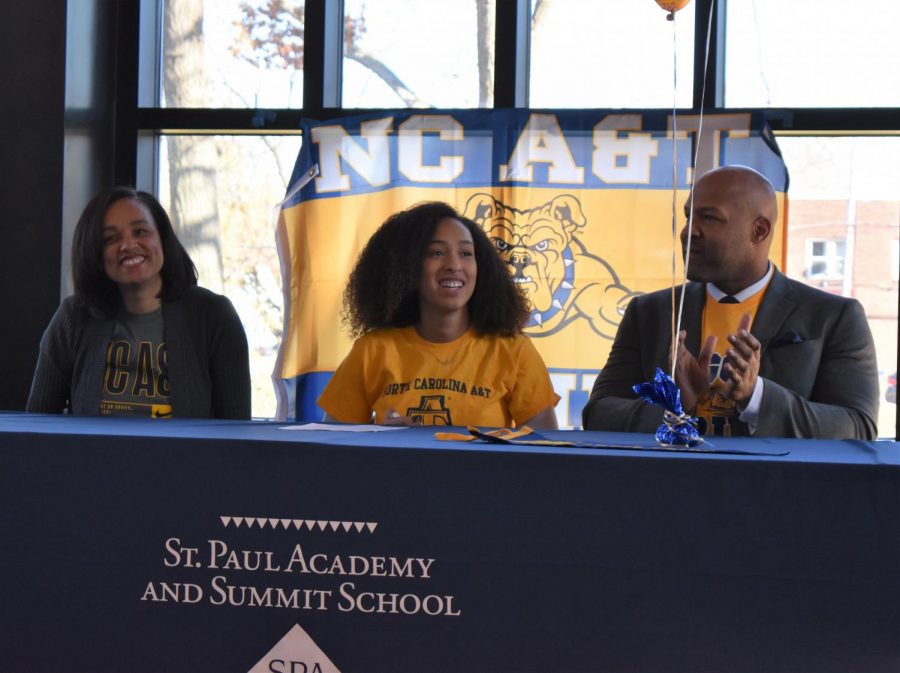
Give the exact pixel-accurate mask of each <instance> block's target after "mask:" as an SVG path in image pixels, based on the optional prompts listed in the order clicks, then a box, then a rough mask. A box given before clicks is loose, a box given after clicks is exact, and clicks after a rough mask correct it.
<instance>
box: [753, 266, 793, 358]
mask: <svg viewBox="0 0 900 673" xmlns="http://www.w3.org/2000/svg"><path fill="white" fill-rule="evenodd" d="M789 290H790V287H789V284H788V281H787V279H786V278H785V277H784V274H782V273H781V272H780V271H778V269H775V274H774V275H773V276H772V280H771V282H770V283H769V287H768V288H766V294H765V295H764V296H763V298H762V301H761V302H760V304H759V308H758V309H757V311H756V318H755V319H754V321H753V327H752V328H751V330H750V331H751V332H752V333H753V336H755V337H756V338H757V339H758V340H759V343H760V354H765V352H766V350H767V349H768V347H769V343H770V342H771V341H772V339H774V338H775V335H776V334H778V333H779V331H780V330H781V326H782V325H783V324H784V321H785V320H786V319H787V317H788V315H789V314H790V313H791V311H793V310H794V306H795V303H794V302H793V301H791V300H790V299H789V297H788V295H789ZM764 362H765V360H763V363H764Z"/></svg>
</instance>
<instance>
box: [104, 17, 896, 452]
mask: <svg viewBox="0 0 900 673" xmlns="http://www.w3.org/2000/svg"><path fill="white" fill-rule="evenodd" d="M647 1H649V0H647ZM163 2H164V0H122V1H121V2H118V3H117V12H116V16H117V19H116V28H117V30H116V33H117V35H116V37H117V39H116V45H117V46H116V82H115V86H116V92H117V94H116V102H115V129H114V134H115V147H114V151H113V154H114V156H113V167H114V177H115V179H116V181H117V182H118V183H125V184H136V185H138V186H141V187H143V188H145V189H151V190H154V191H156V186H157V185H156V173H157V171H156V163H157V160H158V156H157V149H156V148H157V146H158V143H157V138H158V137H159V136H160V135H166V134H190V135H198V134H215V135H233V134H252V135H273V134H297V135H299V134H300V125H301V123H302V122H303V121H304V120H307V119H316V120H324V119H331V118H335V117H342V116H346V115H353V114H358V113H362V112H367V113H372V112H376V113H377V112H378V110H376V109H366V110H358V109H350V108H343V107H341V105H340V96H341V66H342V57H343V54H342V37H343V35H342V31H343V15H344V2H343V0H306V2H305V13H306V16H305V24H306V26H307V30H306V31H305V36H306V41H305V44H304V77H303V108H301V109H274V110H273V109H267V110H262V109H244V108H241V109H236V108H218V109H214V108H192V109H184V108H179V109H176V108H161V107H158V106H157V105H155V104H154V103H155V102H156V101H157V100H158V96H157V94H156V92H157V91H158V90H159V74H158V73H159V70H160V69H159V67H158V66H159V63H160V59H161V50H160V45H161V39H160V37H161V36H160V32H161V25H162V21H161V20H160V19H161V13H162V3H163ZM530 5H531V3H530V0H498V1H497V2H496V8H495V12H496V14H495V26H494V30H495V61H494V105H493V108H513V107H526V106H527V101H528V79H529V77H528V74H529V41H530ZM694 5H695V35H696V36H698V37H699V36H705V35H706V34H707V22H708V21H709V16H710V15H709V12H710V11H712V12H713V15H712V22H713V25H712V32H711V37H710V45H709V53H708V55H707V51H706V44H705V40H703V39H697V40H695V45H694V68H693V70H694V90H693V108H692V109H691V110H687V109H685V110H679V111H678V112H680V113H684V114H690V113H693V114H696V113H697V112H698V111H700V110H701V109H702V110H703V112H704V114H715V113H719V112H722V113H725V112H727V113H734V112H760V113H762V115H763V116H764V117H765V118H766V119H767V121H768V122H769V124H770V126H771V127H772V130H773V131H774V132H775V134H776V136H791V135H817V136H818V135H824V136H828V135H832V136H857V135H900V112H898V109H897V108H821V107H820V108H810V107H803V108H726V107H724V104H723V101H724V92H725V79H724V78H725V67H724V66H725V13H726V11H727V5H728V0H694ZM704 74H707V75H708V76H707V77H704ZM704 81H705V84H706V88H705V89H704ZM897 275H898V277H900V270H898V273H897ZM898 314H900V296H898ZM897 343H898V354H900V330H898V339H897ZM897 365H898V366H897V369H900V355H898V363H897ZM895 436H896V437H897V438H898V439H900V413H898V415H897V424H896V427H895Z"/></svg>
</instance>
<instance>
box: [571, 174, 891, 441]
mask: <svg viewBox="0 0 900 673" xmlns="http://www.w3.org/2000/svg"><path fill="white" fill-rule="evenodd" d="M691 203H693V224H692V230H691V234H690V239H689V238H688V231H687V226H685V228H684V230H683V231H682V234H681V240H682V247H683V249H684V252H685V255H686V262H687V264H688V278H689V279H690V280H691V281H693V282H690V283H688V284H687V286H686V288H685V290H684V292H685V297H684V311H683V316H682V328H683V329H682V331H681V333H680V334H679V335H678V339H677V342H676V348H677V360H676V369H675V381H676V383H677V385H678V387H679V390H680V391H681V398H682V403H683V406H684V409H685V411H686V412H687V413H689V414H691V415H694V414H698V415H699V416H700V418H701V427H700V429H701V432H703V433H704V434H707V435H753V436H770V437H820V438H857V439H874V438H875V437H876V436H877V428H876V422H875V419H876V417H877V414H878V398H879V392H878V369H877V366H876V360H875V346H874V343H873V341H872V333H871V331H870V330H869V325H868V322H867V321H866V317H865V313H864V311H863V307H862V306H861V305H860V303H859V302H858V301H857V300H855V299H848V298H845V297H839V296H836V295H832V294H829V293H826V292H822V291H821V290H817V289H815V288H812V287H809V286H807V285H804V284H802V283H798V282H796V281H793V280H790V279H789V278H787V277H786V276H784V275H783V274H782V273H781V272H779V271H778V269H776V268H775V267H774V265H772V264H771V263H770V262H769V259H768V257H769V248H770V246H771V243H772V237H773V227H774V225H775V222H776V220H777V215H778V213H777V202H776V198H775V190H774V189H773V187H772V185H771V183H770V182H769V181H768V180H767V179H766V178H765V177H764V176H762V175H761V174H759V173H757V172H756V171H754V170H753V169H750V168H747V167H743V166H723V167H720V168H717V169H715V170H712V171H710V172H708V173H706V174H704V175H703V176H701V177H700V178H699V179H698V180H697V181H696V183H695V184H694V188H693V190H692V193H691V200H690V201H689V202H688V204H686V205H685V213H686V214H687V213H688V212H689V211H690V208H691ZM680 294H681V289H680V288H679V289H678V290H677V298H676V302H677V301H679V300H680ZM720 301H721V302H723V303H731V304H733V303H735V302H738V303H743V302H746V306H747V307H748V309H747V313H744V314H743V315H742V316H741V317H740V319H739V320H738V322H737V324H736V325H734V327H733V331H731V330H729V333H728V334H727V336H726V335H721V336H723V337H724V339H722V338H720V337H717V336H716V334H705V333H704V330H706V331H715V330H714V329H713V328H711V327H709V325H710V320H707V319H705V318H704V314H705V313H706V314H708V315H707V317H709V316H716V315H721V314H722V313H723V312H724V311H731V313H729V314H728V315H732V314H734V311H735V310H738V311H739V310H741V309H739V308H727V309H726V308H723V307H721V306H713V305H712V304H715V303H716V302H720ZM676 306H677V303H676ZM754 312H755V315H753V313H754ZM671 320H672V293H671V290H661V291H658V292H653V293H650V294H646V295H643V296H639V297H636V298H635V299H633V300H632V301H631V303H630V304H629V305H628V308H627V309H626V311H625V315H624V317H623V319H622V322H621V324H620V325H619V330H618V332H617V334H616V339H615V342H614V343H613V347H612V350H611V351H610V354H609V358H608V360H607V362H606V365H605V366H604V367H603V369H602V370H601V372H600V375H599V376H598V377H597V380H596V382H595V383H594V388H593V391H592V392H591V397H590V400H589V401H588V403H587V405H586V406H585V408H584V410H583V412H582V421H583V424H584V428H585V429H586V430H613V431H629V432H650V433H652V432H655V431H656V428H657V427H658V426H659V425H660V424H661V423H662V413H663V411H662V408H661V407H658V406H654V405H650V404H648V403H646V402H644V401H643V400H640V399H638V398H637V396H636V394H635V393H634V391H633V390H632V386H633V385H634V384H637V383H642V382H644V381H651V380H652V379H653V377H654V374H655V371H656V368H657V367H661V368H662V369H663V370H664V371H667V372H669V371H670V358H671V355H670V354H671V352H672V343H671V342H672V339H671V333H672V329H671ZM712 320H713V324H714V319H712ZM725 340H727V343H724V341H725ZM701 341H702V344H701ZM694 354H696V355H694Z"/></svg>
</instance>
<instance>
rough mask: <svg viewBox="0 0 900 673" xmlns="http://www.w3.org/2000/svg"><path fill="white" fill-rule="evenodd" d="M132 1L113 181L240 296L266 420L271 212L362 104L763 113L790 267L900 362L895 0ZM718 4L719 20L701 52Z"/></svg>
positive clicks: (273, 310)
mask: <svg viewBox="0 0 900 673" xmlns="http://www.w3.org/2000/svg"><path fill="white" fill-rule="evenodd" d="M140 6H141V17H142V19H141V27H140V30H141V34H140V39H138V36H137V35H135V36H134V40H133V42H134V43H138V42H139V43H140V44H141V48H142V50H143V56H142V62H141V69H140V70H139V72H140V73H141V76H140V82H139V85H140V98H139V100H140V101H141V107H140V108H139V109H138V110H137V113H138V114H137V128H134V129H130V128H128V127H123V129H120V131H119V137H120V138H128V137H129V136H128V134H129V133H130V134H131V136H130V137H132V138H134V140H135V144H136V145H137V146H138V147H139V152H138V156H137V159H138V164H137V165H131V164H133V163H134V158H133V155H130V154H129V153H128V152H127V151H123V152H120V154H119V155H117V161H118V162H125V166H124V167H122V166H118V172H119V174H121V175H127V174H128V171H129V170H130V171H131V172H132V173H133V174H134V175H135V176H136V178H137V180H138V183H139V186H141V187H143V188H146V189H150V190H151V191H155V192H157V193H158V194H160V196H161V198H162V199H163V202H164V203H165V204H166V205H167V207H168V208H169V209H170V210H171V211H172V214H173V219H174V221H175V223H176V226H177V227H178V228H179V233H180V235H181V236H183V237H185V238H186V239H188V241H189V245H190V248H191V254H192V255H193V256H194V257H195V259H197V261H198V266H200V267H201V273H202V278H201V283H203V284H205V285H208V286H210V287H213V288H214V289H215V288H221V290H222V291H224V292H226V293H227V294H228V295H229V296H230V297H232V299H233V300H234V302H235V305H236V306H237V308H238V310H239V312H240V314H241V317H242V319H243V320H244V323H245V327H246V329H247V333H248V336H249V338H250V342H251V353H254V357H255V358H257V359H256V361H255V363H254V364H253V365H252V367H253V381H254V409H253V413H254V415H256V416H271V415H273V413H274V402H273V401H272V400H273V398H272V396H271V392H270V391H271V382H270V376H271V372H272V367H271V358H272V357H273V354H272V350H271V349H272V347H273V344H275V343H277V340H278V338H279V330H280V328H281V316H280V304H281V289H280V274H279V267H278V261H277V258H276V255H275V249H274V238H273V235H272V221H271V218H272V208H273V207H274V205H275V204H276V203H278V201H279V200H280V199H281V198H283V196H284V190H285V183H286V180H287V179H288V177H287V176H289V175H290V173H291V169H292V166H293V161H294V158H295V156H296V154H297V152H298V149H299V147H300V144H301V138H300V137H299V122H300V119H301V118H302V117H312V118H318V119H323V118H328V117H329V116H342V115H344V114H347V113H348V111H352V110H353V109H357V108H369V109H372V108H393V107H406V106H418V105H421V106H434V107H462V108H490V107H498V108H502V107H510V106H514V105H516V103H517V102H518V103H520V104H522V103H526V102H527V104H528V105H530V106H531V107H535V108H540V107H547V108H588V107H594V108H604V107H609V108H642V109H646V108H659V109H663V110H667V109H671V107H672V105H673V103H674V104H675V105H677V106H678V107H679V108H682V109H689V108H694V109H696V108H699V107H700V105H701V96H702V100H703V101H704V104H705V106H706V109H707V110H712V109H713V108H716V109H724V111H728V110H730V109H735V108H740V109H741V110H745V109H748V108H749V109H754V110H755V109H761V110H763V111H764V113H765V114H766V115H767V116H768V118H769V119H770V120H771V122H772V125H773V128H774V131H775V133H776V136H777V140H778V143H779V146H780V148H781V150H782V152H783V154H784V157H785V161H786V163H787V166H788V169H789V171H790V173H791V186H790V190H789V214H788V222H789V231H788V238H787V248H786V250H787V252H786V258H785V268H786V270H787V272H788V274H789V275H791V276H793V277H795V278H798V279H801V280H803V281H804V282H807V283H810V284H812V285H816V286H820V287H823V286H824V288H825V289H826V290H828V291H832V292H837V293H840V294H844V295H847V296H853V297H856V298H858V299H859V300H860V301H861V302H862V303H863V305H864V307H865V308H866V312H867V316H868V318H869V321H870V324H871V326H872V331H873V334H874V335H875V339H876V344H877V350H878V358H879V368H881V369H882V374H883V376H882V378H883V379H884V380H885V381H886V377H887V375H888V374H891V373H893V372H894V371H896V369H897V365H896V361H897V348H896V345H897V303H898V301H897V287H898V281H897V279H898V277H900V247H898V246H900V243H898V242H897V241H898V230H897V227H898V222H900V193H898V192H900V119H898V117H897V115H896V110H895V109H894V108H896V107H898V106H900V79H898V78H897V77H896V73H897V72H898V71H900V42H898V41H897V40H896V39H895V36H894V35H893V32H892V30H893V27H894V26H896V25H898V23H900V5H898V3H896V2H895V0H863V1H862V2H860V3H856V4H853V3H847V2H838V1H837V0H791V1H790V2H784V0H740V1H733V0H693V1H692V2H690V3H689V4H688V5H687V6H686V7H685V8H684V9H682V10H681V11H679V12H678V13H677V14H676V16H675V21H674V22H669V21H666V13H665V11H663V10H661V9H660V8H659V7H658V6H657V5H656V3H655V2H653V0H604V2H596V0H565V1H561V0H502V1H500V2H498V1H497V0H459V1H458V2H453V3H435V2H431V0H392V1H391V2H374V1H373V0H367V1H366V0H278V1H276V0H140ZM711 8H716V9H717V11H718V12H720V13H721V16H720V17H717V19H718V18H721V21H720V20H714V21H713V22H712V26H713V39H714V42H713V45H712V46H713V48H712V49H710V51H709V53H708V55H707V53H706V50H705V48H704V47H705V39H706V34H707V26H708V25H709V24H708V20H709V17H710V14H709V12H710V10H711ZM513 10H514V11H513ZM125 42H127V40H126V41H125ZM523 43H524V44H523ZM152 45H160V51H159V53H151V52H152V49H151V48H150V47H152ZM707 58H708V59H709V64H708V68H706V69H705V70H704V65H705V61H706V59H707ZM135 67H137V64H136V63H135V64H132V63H130V62H129V61H128V59H127V58H125V57H123V58H122V68H123V69H128V68H132V69H134V68H135ZM704 71H705V72H706V73H708V74H707V76H706V80H705V86H706V91H705V94H704V91H703V86H701V85H702V84H703V83H704V77H703V75H704ZM863 73H864V75H863ZM676 76H677V77H676ZM676 82H677V86H673V85H674V84H675V83H676ZM157 83H158V84H157ZM513 91H515V92H517V93H516V95H515V97H511V96H512V94H510V92H513ZM523 91H527V96H525V95H524V94H523V95H522V96H521V97H519V92H523ZM864 108H868V109H864ZM120 123H123V124H126V123H127V116H125V117H122V120H120ZM125 145H127V143H122V144H121V145H120V146H123V147H124V146H125ZM117 149H118V147H117ZM128 162H130V163H128ZM888 250H890V251H891V252H888ZM598 364H600V363H598ZM894 412H895V405H893V404H891V403H890V402H887V403H886V402H885V401H884V398H883V400H882V416H881V418H880V419H879V427H880V434H881V435H882V436H893V435H894V432H895V430H894V427H895V415H894Z"/></svg>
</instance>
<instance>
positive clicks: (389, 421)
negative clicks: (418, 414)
mask: <svg viewBox="0 0 900 673" xmlns="http://www.w3.org/2000/svg"><path fill="white" fill-rule="evenodd" d="M379 425H404V426H407V427H415V426H418V425H422V419H421V418H413V417H412V416H401V415H400V414H399V413H398V412H397V410H396V409H394V408H393V407H389V408H388V410H387V413H386V414H385V415H384V418H383V419H382V421H381V423H380V424H379Z"/></svg>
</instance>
